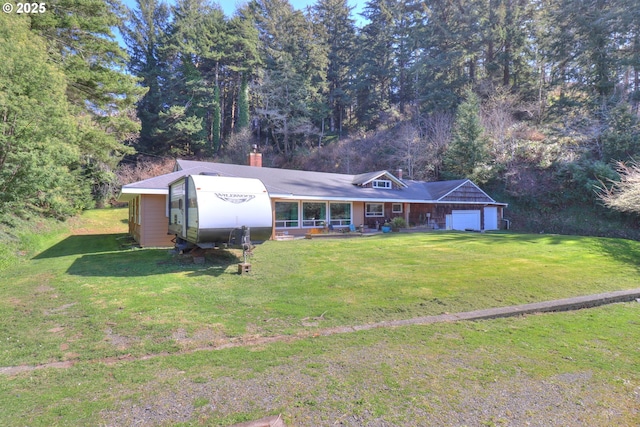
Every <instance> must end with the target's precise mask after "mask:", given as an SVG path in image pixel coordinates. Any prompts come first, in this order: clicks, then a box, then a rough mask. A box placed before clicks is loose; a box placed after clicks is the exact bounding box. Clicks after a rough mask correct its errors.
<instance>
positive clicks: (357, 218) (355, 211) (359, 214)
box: [351, 202, 365, 227]
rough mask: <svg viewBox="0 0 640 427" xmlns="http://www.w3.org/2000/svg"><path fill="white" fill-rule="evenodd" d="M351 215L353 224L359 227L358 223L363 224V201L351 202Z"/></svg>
mask: <svg viewBox="0 0 640 427" xmlns="http://www.w3.org/2000/svg"><path fill="white" fill-rule="evenodd" d="M351 215H352V216H353V225H355V226H356V227H360V225H362V224H365V220H364V202H353V207H352V212H351Z"/></svg>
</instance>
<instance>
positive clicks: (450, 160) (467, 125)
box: [443, 89, 487, 181]
mask: <svg viewBox="0 0 640 427" xmlns="http://www.w3.org/2000/svg"><path fill="white" fill-rule="evenodd" d="M452 136H453V138H452V141H451V144H450V145H449V149H448V150H447V152H446V154H445V158H444V170H443V175H445V176H447V177H449V178H470V179H475V180H477V181H484V179H483V176H482V173H481V170H480V168H481V166H483V164H484V163H485V162H486V161H487V141H486V139H485V137H484V129H483V127H482V124H481V122H480V100H479V98H478V96H477V95H476V94H475V93H474V92H473V91H472V90H471V89H467V90H466V91H465V100H464V102H462V103H461V104H460V105H459V106H458V109H457V112H456V118H455V124H454V128H453V135H452Z"/></svg>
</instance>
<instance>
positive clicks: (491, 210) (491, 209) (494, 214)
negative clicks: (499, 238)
mask: <svg viewBox="0 0 640 427" xmlns="http://www.w3.org/2000/svg"><path fill="white" fill-rule="evenodd" d="M484 229H485V230H497V229H498V208H497V207H495V206H488V207H486V208H484Z"/></svg>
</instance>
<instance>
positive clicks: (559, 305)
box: [0, 288, 640, 375]
mask: <svg viewBox="0 0 640 427" xmlns="http://www.w3.org/2000/svg"><path fill="white" fill-rule="evenodd" d="M629 301H638V302H640V288H638V289H630V290H626V291H616V292H606V293H602V294H595V295H587V296H581V297H573V298H565V299H559V300H552V301H544V302H534V303H531V304H522V305H512V306H508V307H498V308H487V309H484V310H475V311H466V312H462V313H455V314H449V313H445V314H439V315H434V316H424V317H415V318H412V319H405V320H390V321H383V322H377V323H369V324H366V325H356V326H340V327H335V328H326V329H319V330H312V331H302V332H299V333H298V334H296V335H277V336H272V337H249V338H243V337H238V338H231V339H229V340H227V341H224V342H218V343H216V344H215V345H210V346H206V347H200V348H195V349H191V350H189V351H183V352H178V353H158V354H147V355H144V356H137V357H136V356H122V357H117V358H104V359H95V360H92V361H90V362H92V363H104V364H107V365H110V364H114V363H117V362H126V361H140V360H149V359H153V358H156V357H163V356H175V355H179V354H190V353H194V352H196V351H214V350H224V349H227V348H235V347H251V346H256V345H266V344H271V343H276V342H292V341H296V340H300V339H306V338H311V337H317V336H330V335H336V334H344V333H352V332H357V331H366V330H370V329H377V328H395V327H400V326H409V325H429V324H433V323H442V322H458V321H462V320H488V319H497V318H501V317H515V316H522V315H526V314H533V313H546V312H554V311H569V310H579V309H583V308H590V307H597V306H601V305H606V304H613V303H618V302H629ZM75 363H76V362H75V361H65V362H53V363H44V364H42V365H35V366H32V365H20V366H7V367H0V375H16V374H19V373H21V372H29V371H33V370H37V369H45V368H59V369H60V368H70V367H71V366H73V365H74V364H75Z"/></svg>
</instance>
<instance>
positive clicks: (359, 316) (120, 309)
mask: <svg viewBox="0 0 640 427" xmlns="http://www.w3.org/2000/svg"><path fill="white" fill-rule="evenodd" d="M125 217H126V210H113V209H112V210H95V211H90V212H87V213H86V214H85V215H84V216H83V218H82V219H81V220H78V221H76V222H75V223H74V224H73V225H72V230H71V233H70V234H63V235H59V236H57V238H55V239H54V238H52V237H47V238H46V239H45V240H44V241H43V245H44V247H42V248H41V250H40V251H39V252H38V253H37V254H35V256H34V257H33V258H32V259H30V260H28V261H26V262H22V263H19V264H18V265H16V266H15V267H12V268H9V269H7V270H5V271H3V279H2V284H1V286H0V318H2V319H3V321H2V323H1V324H0V339H1V340H2V347H1V350H0V366H15V365H22V364H41V363H48V362H54V361H63V360H92V359H99V358H105V357H114V356H120V355H134V356H135V355H142V354H148V353H158V352H169V353H172V352H179V351H180V350H185V349H193V348H197V347H203V346H210V345H215V344H217V343H221V342H227V341H228V340H229V339H234V338H243V337H255V336H274V335H283V334H284V335H293V334H297V333H300V332H304V331H309V332H310V333H312V332H313V331H314V330H316V329H319V328H326V327H334V326H342V325H347V326H348V325H357V324H364V323H371V322H379V321H383V320H395V319H402V318H411V317H417V316H425V315H432V314H441V313H445V312H448V313H453V312H459V311H470V310H476V309H481V308H489V307H497V306H505V305H513V304H522V303H529V302H535V301H544V300H550V299H556V298H565V297H570V296H576V295H584V294H592V293H599V292H604V291H609V290H621V289H631V288H636V287H638V272H639V268H640V243H638V242H634V241H628V240H617V239H599V238H584V237H573V236H553V235H551V236H546V235H522V234H500V233H496V234H489V233H487V234H475V233H456V232H439V233H416V234H403V233H399V234H395V233H392V234H390V235H380V236H374V237H366V238H354V239H340V240H338V239H336V240H296V241H284V242H265V243H264V244H262V245H259V246H257V247H256V248H255V250H254V255H253V256H252V258H251V263H252V272H251V273H250V274H248V275H242V276H241V275H238V274H237V262H238V260H239V258H238V256H239V253H230V252H226V251H220V252H215V253H214V254H212V255H211V256H210V257H208V258H207V262H206V263H205V264H204V265H196V264H193V263H191V262H190V259H188V258H181V257H177V256H175V255H173V254H171V253H170V252H169V251H168V250H167V249H131V247H130V246H128V245H127V244H126V243H127V242H128V239H127V238H126V235H125V234H124V232H125V231H126V222H125V221H124V219H125Z"/></svg>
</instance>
